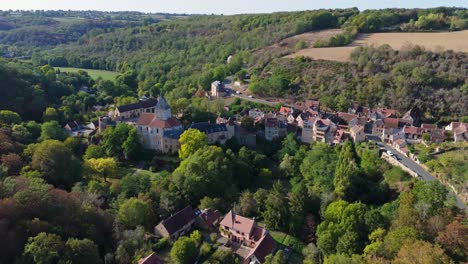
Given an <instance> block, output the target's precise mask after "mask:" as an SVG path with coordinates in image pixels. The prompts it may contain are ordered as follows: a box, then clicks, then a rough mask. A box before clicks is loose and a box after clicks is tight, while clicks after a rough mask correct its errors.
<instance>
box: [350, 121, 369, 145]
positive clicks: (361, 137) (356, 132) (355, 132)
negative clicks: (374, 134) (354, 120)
mask: <svg viewBox="0 0 468 264" xmlns="http://www.w3.org/2000/svg"><path fill="white" fill-rule="evenodd" d="M350 134H351V138H352V139H353V141H354V143H360V142H363V141H365V140H366V134H365V133H364V126H361V125H355V126H353V127H351V129H350Z"/></svg>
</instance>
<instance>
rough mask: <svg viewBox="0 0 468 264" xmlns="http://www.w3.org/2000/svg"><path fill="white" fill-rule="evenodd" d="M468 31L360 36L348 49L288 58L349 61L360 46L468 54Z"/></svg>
mask: <svg viewBox="0 0 468 264" xmlns="http://www.w3.org/2000/svg"><path fill="white" fill-rule="evenodd" d="M467 40H468V30H463V31H455V32H434V33H433V32H417V33H412V32H408V33H371V34H359V36H358V37H357V38H356V40H354V41H353V43H351V44H350V45H348V46H346V47H334V48H309V49H303V50H300V51H298V52H296V53H294V54H291V55H288V56H287V57H288V58H295V57H298V56H305V57H310V58H313V59H317V60H334V61H349V59H350V54H351V52H352V51H353V49H354V48H355V47H358V46H370V45H375V46H380V45H384V44H388V45H390V46H391V47H392V48H393V49H401V48H403V47H404V46H408V45H420V46H424V47H425V48H426V49H428V50H432V51H441V50H453V51H456V52H468V41H467Z"/></svg>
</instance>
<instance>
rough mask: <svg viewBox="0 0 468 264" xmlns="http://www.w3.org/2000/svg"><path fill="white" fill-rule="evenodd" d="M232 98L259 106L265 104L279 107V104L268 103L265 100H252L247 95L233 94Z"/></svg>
mask: <svg viewBox="0 0 468 264" xmlns="http://www.w3.org/2000/svg"><path fill="white" fill-rule="evenodd" d="M232 96H234V97H237V98H241V99H242V100H246V101H250V102H254V103H258V104H264V105H269V106H276V105H278V102H270V101H267V100H264V99H259V98H250V97H248V96H246V95H242V94H232Z"/></svg>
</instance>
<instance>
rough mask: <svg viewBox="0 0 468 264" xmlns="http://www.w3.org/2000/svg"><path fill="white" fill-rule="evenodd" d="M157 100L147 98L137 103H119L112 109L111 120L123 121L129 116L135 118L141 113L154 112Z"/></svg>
mask: <svg viewBox="0 0 468 264" xmlns="http://www.w3.org/2000/svg"><path fill="white" fill-rule="evenodd" d="M157 103H158V100H156V99H153V98H151V99H148V100H145V101H140V102H138V103H134V104H129V105H121V106H118V107H117V108H116V109H115V110H114V115H113V117H112V118H113V120H115V121H123V120H127V119H131V118H137V117H139V116H140V115H141V113H155V111H156V105H157Z"/></svg>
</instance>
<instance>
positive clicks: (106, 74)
mask: <svg viewBox="0 0 468 264" xmlns="http://www.w3.org/2000/svg"><path fill="white" fill-rule="evenodd" d="M55 68H56V69H59V70H60V71H62V72H78V71H85V72H88V74H89V76H91V78H93V79H97V78H99V77H101V78H102V79H104V80H113V79H114V78H115V77H116V76H117V75H118V72H113V71H103V70H90V69H82V68H69V67H55Z"/></svg>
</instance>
